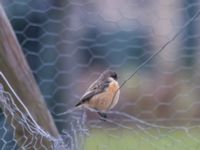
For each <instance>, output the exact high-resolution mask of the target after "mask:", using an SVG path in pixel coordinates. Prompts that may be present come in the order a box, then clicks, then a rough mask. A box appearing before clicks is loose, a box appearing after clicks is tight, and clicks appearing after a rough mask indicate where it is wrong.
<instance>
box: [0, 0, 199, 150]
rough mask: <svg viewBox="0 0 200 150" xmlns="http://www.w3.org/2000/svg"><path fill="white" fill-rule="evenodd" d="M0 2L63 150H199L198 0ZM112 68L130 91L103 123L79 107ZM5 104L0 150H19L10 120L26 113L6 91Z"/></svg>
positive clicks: (34, 130)
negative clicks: (92, 85) (48, 112)
mask: <svg viewBox="0 0 200 150" xmlns="http://www.w3.org/2000/svg"><path fill="white" fill-rule="evenodd" d="M2 3H3V6H4V8H5V10H6V13H7V15H8V17H9V20H10V22H11V24H12V26H13V28H14V30H15V33H16V35H17V38H18V40H19V42H20V44H21V46H22V48H23V52H24V54H25V56H26V58H27V61H28V63H29V65H30V67H31V69H32V72H33V74H34V77H35V79H36V81H37V83H38V85H39V87H40V89H41V92H42V94H43V96H44V99H45V100H46V103H47V105H48V108H49V110H50V112H51V114H52V116H53V118H54V121H55V123H56V126H57V128H58V130H59V132H60V134H61V136H62V140H63V141H64V143H65V144H64V148H65V149H87V150H88V149H93V150H94V149H97V150H101V149H109V150H112V149H115V150H117V149H124V150H125V149H127V150H133V149H142V150H145V149H148V150H149V149H150V150H151V149H154V150H156V149H159V150H160V149H161V150H168V149H176V150H178V149H181V150H182V149H187V150H188V149H191V150H194V149H199V147H200V143H199V140H198V139H199V135H200V132H199V131H200V130H199V127H200V126H199V123H200V115H199V114H200V111H199V108H200V105H199V104H200V103H199V60H198V56H199V54H200V53H199V35H200V32H199V31H200V30H199V28H198V26H199V13H200V9H199V5H200V4H199V2H198V0H193V1H190V0H178V1H177V0H170V1H162V0H158V1H156V2H155V1H149V0H141V1H138V0H117V1H116V0H115V1H114V0H110V1H108V0H103V1H100V0H99V1H92V0H83V1H80V0H75V1H74V0H73V1H72V0H69V1H66V0H62V1H56V0H40V1H39V0H15V1H12V0H10V1H2ZM157 52H160V53H159V54H158V53H157ZM157 54H158V55H157ZM154 55H156V57H152V56H154ZM144 62H145V65H142V66H141V64H144ZM138 67H139V68H138ZM105 69H113V70H115V71H116V72H117V73H118V76H119V83H120V85H123V86H122V88H121V95H120V100H119V103H118V105H117V106H116V107H115V108H114V110H111V111H109V112H108V119H106V121H102V120H100V119H99V117H98V116H97V115H96V113H95V112H91V111H85V110H76V109H74V105H75V104H76V103H77V102H78V101H79V98H80V97H81V95H82V94H83V93H84V91H85V90H86V88H87V87H88V86H89V85H90V84H91V83H92V82H93V81H94V80H95V79H96V78H97V77H98V75H99V74H100V73H101V72H102V71H103V70H105ZM135 71H137V73H135ZM133 75H134V76H133ZM124 83H125V84H124ZM0 95H1V103H2V101H3V106H2V112H1V113H0V116H1V123H0V124H1V131H0V132H1V134H0V143H1V144H0V147H1V149H19V147H18V145H17V141H16V140H15V135H14V134H15V126H14V123H11V125H9V123H8V122H7V121H6V119H7V117H6V116H5V115H4V113H3V111H5V110H7V109H8V110H9V111H11V112H12V111H17V112H19V113H20V110H19V109H18V108H16V107H15V106H14V104H13V102H12V97H10V96H9V93H8V91H4V90H3V88H2V90H1V94H0ZM1 105H2V104H1ZM20 117H21V118H20ZM29 117H30V116H29ZM12 119H13V120H19V121H22V125H23V126H24V129H25V130H28V131H29V129H31V130H30V132H32V133H33V135H35V133H36V134H39V135H40V136H42V138H48V139H49V141H52V143H53V144H52V148H54V149H56V148H57V149H60V148H59V147H58V146H55V143H56V142H58V141H60V140H59V139H54V138H53V137H51V135H49V134H48V133H46V131H43V129H41V128H40V127H39V126H38V125H37V123H33V122H30V120H26V119H27V117H25V116H23V114H22V115H21V116H16V115H15V114H13V117H12ZM38 140H41V139H40V138H38ZM33 142H37V138H36V140H35V139H34V136H33ZM32 144H33V143H28V144H27V145H26V146H27V147H26V148H27V149H28V148H30V147H29V146H30V145H32ZM33 149H36V148H35V147H33ZM40 149H48V148H47V147H44V146H42V145H41V147H40Z"/></svg>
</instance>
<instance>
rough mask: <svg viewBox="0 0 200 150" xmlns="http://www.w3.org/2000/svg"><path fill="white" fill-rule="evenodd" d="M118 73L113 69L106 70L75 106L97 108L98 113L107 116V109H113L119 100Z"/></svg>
mask: <svg viewBox="0 0 200 150" xmlns="http://www.w3.org/2000/svg"><path fill="white" fill-rule="evenodd" d="M117 79H118V77H117V73H116V72H114V71H112V70H106V71H104V72H103V73H102V74H101V75H100V76H99V78H98V79H97V80H96V81H95V82H93V83H92V84H91V85H90V86H89V88H88V89H87V90H86V92H85V94H84V95H83V96H82V97H81V99H80V102H79V103H77V104H76V105H75V106H76V107H78V106H84V107H86V108H92V109H95V110H96V111H97V112H98V114H99V115H100V116H101V117H103V118H107V114H106V111H107V110H109V109H112V108H113V107H114V106H115V105H116V104H117V102H118V100H119V94H120V90H119V84H118V82H117Z"/></svg>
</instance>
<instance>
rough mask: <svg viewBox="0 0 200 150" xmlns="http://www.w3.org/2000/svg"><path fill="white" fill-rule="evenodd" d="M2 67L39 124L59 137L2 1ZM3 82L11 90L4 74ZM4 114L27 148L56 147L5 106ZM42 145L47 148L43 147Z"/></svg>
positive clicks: (19, 141) (22, 144) (0, 56)
mask: <svg viewBox="0 0 200 150" xmlns="http://www.w3.org/2000/svg"><path fill="white" fill-rule="evenodd" d="M0 71H1V72H2V73H3V74H4V75H5V76H6V78H7V80H8V81H9V83H10V84H11V86H12V87H13V88H14V90H15V92H16V93H17V94H18V96H19V97H20V99H21V100H22V102H23V104H24V105H25V107H26V108H27V109H28V111H29V112H30V114H31V116H32V117H33V118H34V120H35V121H36V122H37V124H38V125H39V126H40V127H41V128H42V129H44V131H47V132H48V133H49V134H50V135H51V136H53V137H55V138H56V137H59V133H58V131H57V128H56V126H55V124H54V121H53V119H52V116H51V115H50V113H49V111H48V109H47V106H46V104H45V102H44V100H43V97H42V95H41V93H40V91H39V88H38V86H37V84H36V82H35V80H34V77H33V75H32V73H31V71H30V68H29V66H28V64H27V61H26V59H25V57H24V54H23V52H22V50H21V48H20V45H19V43H18V41H17V38H16V36H15V34H14V32H13V29H12V27H11V25H10V23H9V21H8V18H7V17H6V14H5V12H4V10H3V8H2V6H1V4H0ZM0 83H1V84H3V86H4V88H5V90H6V91H9V90H10V89H9V87H8V86H7V85H6V84H5V82H4V81H3V79H2V78H0ZM9 92H10V91H9ZM11 94H12V97H13V101H14V103H15V104H16V105H17V107H18V108H19V109H20V110H21V112H22V113H24V114H25V115H27V112H26V111H25V110H24V108H23V106H22V105H21V104H20V103H19V101H18V100H17V98H16V97H15V96H14V95H13V93H11ZM2 109H3V108H2ZM4 114H5V116H6V120H7V121H8V123H10V124H11V125H13V126H15V127H16V128H15V138H16V141H17V143H18V146H19V147H20V148H22V149H27V148H24V146H25V145H26V144H30V145H29V148H28V149H45V148H46V149H52V143H51V142H50V141H49V140H48V139H47V138H46V139H45V137H42V136H41V135H34V134H33V133H30V131H29V132H28V130H26V129H24V127H23V126H22V125H21V124H20V123H19V122H18V121H17V120H13V119H12V114H10V113H9V111H7V110H5V112H4ZM34 136H35V137H34ZM36 140H37V141H36ZM31 144H32V145H31ZM41 146H42V147H43V148H41Z"/></svg>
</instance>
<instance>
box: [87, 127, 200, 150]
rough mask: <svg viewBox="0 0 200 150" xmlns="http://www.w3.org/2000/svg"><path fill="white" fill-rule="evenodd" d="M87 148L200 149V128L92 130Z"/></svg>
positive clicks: (141, 149) (93, 149) (123, 149)
mask: <svg viewBox="0 0 200 150" xmlns="http://www.w3.org/2000/svg"><path fill="white" fill-rule="evenodd" d="M85 150H200V130H199V129H193V130H190V131H189V132H186V131H184V130H176V131H174V130H168V131H160V130H152V129H151V130H143V131H142V130H140V131H138V130H134V129H133V130H130V131H128V130H120V129H118V131H116V132H114V131H112V132H111V131H105V130H103V129H102V130H92V131H91V134H90V136H89V137H88V138H87V139H86V144H85Z"/></svg>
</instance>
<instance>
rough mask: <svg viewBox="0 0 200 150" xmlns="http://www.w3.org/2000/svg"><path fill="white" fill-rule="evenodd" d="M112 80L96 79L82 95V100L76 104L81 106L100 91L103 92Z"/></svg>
mask: <svg viewBox="0 0 200 150" xmlns="http://www.w3.org/2000/svg"><path fill="white" fill-rule="evenodd" d="M109 83H110V81H109V80H105V81H103V82H100V81H96V82H94V83H93V84H92V85H91V86H90V87H89V88H88V89H87V91H86V93H85V94H84V95H83V96H82V98H81V100H80V102H79V103H78V104H76V106H79V105H81V104H83V103H84V102H86V101H89V100H90V99H91V98H92V97H93V96H94V95H97V94H99V93H102V92H103V91H105V89H106V88H107V87H108V86H109Z"/></svg>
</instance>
